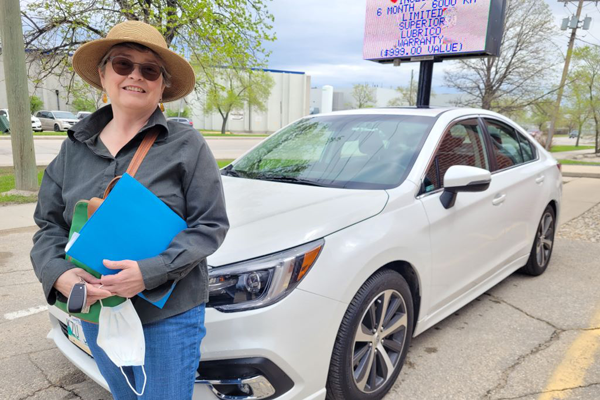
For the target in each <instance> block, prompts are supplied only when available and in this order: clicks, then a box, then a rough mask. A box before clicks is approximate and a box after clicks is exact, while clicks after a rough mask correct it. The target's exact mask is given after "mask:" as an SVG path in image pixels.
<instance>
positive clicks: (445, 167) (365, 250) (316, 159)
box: [49, 108, 562, 400]
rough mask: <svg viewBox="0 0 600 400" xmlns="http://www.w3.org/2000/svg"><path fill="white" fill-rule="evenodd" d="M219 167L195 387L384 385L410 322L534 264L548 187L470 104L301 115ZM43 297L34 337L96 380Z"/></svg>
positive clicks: (549, 208)
mask: <svg viewBox="0 0 600 400" xmlns="http://www.w3.org/2000/svg"><path fill="white" fill-rule="evenodd" d="M222 173H223V183H224V188H225V195H226V200H227V209H228V214H229V217H230V222H231V229H230V231H229V233H228V235H227V238H226V240H225V242H224V243H223V245H222V246H221V248H220V249H219V250H218V251H217V252H216V253H215V254H214V255H212V256H211V257H210V258H209V265H210V266H211V267H210V302H209V304H208V308H207V312H206V328H207V332H208V334H207V336H206V338H205V339H204V341H203V342H202V345H201V352H202V361H201V362H200V366H199V369H198V378H197V381H196V389H195V393H194V396H195V398H196V399H212V398H221V399H226V398H232V399H233V398H235V399H266V398H269V399H274V398H277V399H286V400H291V399H325V397H326V395H327V398H330V399H338V400H342V399H344V400H345V399H379V398H381V397H383V395H384V394H385V393H386V392H387V391H388V390H389V389H390V387H391V386H392V385H393V384H394V382H395V381H396V378H397V377H398V374H399V373H400V369H401V368H402V364H403V362H404V359H405V357H406V353H407V351H408V348H409V345H410V341H411V339H412V338H413V337H414V336H417V335H419V334H421V333H423V332H424V331H426V330H427V329H429V328H431V327H432V326H433V325H435V324H436V323H438V322H439V321H441V320H442V319H444V318H446V317H447V316H449V315H451V314H452V313H454V312H455V311H456V310H458V309H459V308H461V307H463V306H464V305H466V304H468V303H469V302H471V301H472V300H474V299H475V298H476V297H477V296H479V295H481V294H482V293H484V292H485V291H487V290H488V289H490V288H491V287H493V286H494V285H496V284H497V283H498V282H500V281H502V280H503V279H504V278H506V277H507V276H509V275H510V274H512V273H513V272H515V271H517V270H519V269H521V270H522V271H523V272H524V273H526V274H529V275H540V274H542V273H543V272H544V271H545V269H546V268H547V266H548V263H549V260H550V256H551V254H552V248H553V241H554V232H555V231H556V228H557V220H558V215H559V212H560V201H561V193H562V181H561V172H560V166H559V165H558V164H557V162H556V160H555V159H554V158H552V156H551V155H550V154H549V153H548V152H546V150H544V149H543V148H542V147H541V146H540V145H539V144H538V143H536V142H535V141H534V140H532V138H531V137H530V136H529V135H528V134H527V133H526V132H525V131H524V130H523V129H522V128H520V127H519V126H517V125H516V124H515V123H513V122H512V121H511V120H509V119H507V118H505V117H503V116H501V115H499V114H495V113H492V112H489V111H485V110H475V109H414V108H398V109H367V110H356V111H347V112H339V113H332V114H320V115H315V116H309V117H306V118H303V119H301V120H299V121H297V122H295V123H293V124H291V125H289V126H287V127H285V128H283V129H282V130H281V131H279V132H278V133H276V134H275V135H273V136H271V137H270V138H268V139H267V140H265V141H264V142H262V143H261V144H259V145H258V146H257V147H255V148H254V149H252V150H250V151H249V152H248V153H246V154H245V155H244V156H242V157H241V158H240V159H238V160H236V161H235V162H234V163H233V164H232V165H230V166H228V167H226V168H224V169H223V170H222ZM542 289H543V288H540V290H542ZM50 310H51V317H50V318H51V321H52V326H53V328H52V331H51V332H50V335H49V336H50V337H52V338H53V339H54V340H55V342H56V344H57V346H58V347H59V349H60V350H61V351H62V352H63V353H64V354H65V355H66V356H67V357H68V358H69V359H70V360H71V361H72V362H73V363H75V364H76V365H77V366H78V367H79V368H80V369H81V370H83V371H84V372H85V373H86V374H87V375H89V376H90V377H91V378H92V379H94V380H95V381H96V382H98V383H100V384H101V385H102V386H104V387H106V383H105V382H104V380H103V379H102V377H101V375H100V374H99V373H98V370H97V368H96V366H95V364H94V361H93V359H92V358H90V357H89V356H88V355H87V354H85V353H84V352H83V351H81V350H80V349H79V348H77V347H76V346H75V345H74V344H73V343H71V342H70V341H69V339H68V336H70V337H71V338H72V340H73V341H76V338H73V334H71V335H69V334H68V329H67V325H69V326H76V322H77V321H75V320H72V319H69V318H67V315H65V314H64V313H62V312H61V311H59V310H58V309H57V308H55V307H51V308H50ZM490 329H493V327H490ZM75 330H76V329H75ZM80 339H82V338H81V337H80ZM442 384H443V382H437V383H436V382H432V385H442ZM228 396H229V397H228ZM235 396H237V397H235Z"/></svg>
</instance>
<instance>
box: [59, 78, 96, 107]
mask: <svg viewBox="0 0 600 400" xmlns="http://www.w3.org/2000/svg"><path fill="white" fill-rule="evenodd" d="M69 99H71V105H72V106H73V108H75V109H76V110H77V111H89V112H94V111H96V110H97V109H98V108H100V104H101V101H102V92H100V91H99V90H97V89H96V88H94V87H92V86H90V85H88V84H86V83H83V82H82V81H81V80H80V79H79V78H76V79H74V82H73V83H72V85H71V92H70V93H69V97H68V100H69ZM67 104H68V103H67Z"/></svg>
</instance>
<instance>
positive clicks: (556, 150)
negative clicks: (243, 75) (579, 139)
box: [550, 146, 594, 153]
mask: <svg viewBox="0 0 600 400" xmlns="http://www.w3.org/2000/svg"><path fill="white" fill-rule="evenodd" d="M593 148H594V146H552V150H550V151H551V152H552V153H561V152H563V151H575V150H591V149H593Z"/></svg>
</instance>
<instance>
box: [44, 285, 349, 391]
mask: <svg viewBox="0 0 600 400" xmlns="http://www.w3.org/2000/svg"><path fill="white" fill-rule="evenodd" d="M346 308H347V305H346V304H344V303H341V302H338V301H335V300H331V299H328V298H325V297H323V296H319V295H315V294H312V293H308V292H305V291H302V290H301V289H298V288H296V289H295V290H294V291H293V292H292V293H291V294H290V295H289V296H287V297H286V298H285V299H283V300H281V301H280V302H278V303H276V304H274V305H272V306H270V307H266V308H263V309H258V310H252V311H245V312H237V313H222V312H219V311H217V310H215V309H212V308H209V309H207V310H206V330H207V335H206V337H205V338H204V340H203V341H202V344H201V346H200V350H201V354H202V361H201V363H200V367H199V371H198V372H199V376H198V379H197V381H196V386H195V389H194V399H203V400H206V399H216V398H221V399H240V400H244V399H253V398H260V396H256V395H257V394H259V393H254V392H253V390H252V388H255V389H254V390H257V389H256V388H261V390H262V389H264V391H261V393H262V396H263V397H262V398H263V399H275V398H276V399H280V400H296V399H314V400H317V399H319V400H322V399H325V383H326V381H327V373H328V370H329V361H330V358H331V352H332V349H333V345H334V342H335V338H336V335H337V331H338V328H339V324H340V322H341V320H342V317H343V315H344V313H345V311H346ZM50 313H51V317H50V319H51V323H52V330H51V331H50V333H49V335H48V337H49V338H51V339H53V340H54V341H55V343H56V345H57V346H58V348H59V349H60V351H61V352H62V353H63V354H64V355H65V356H66V357H67V358H68V359H69V360H70V361H71V362H72V363H73V364H75V366H77V367H78V368H79V369H81V370H82V371H83V372H84V373H85V374H86V375H88V376H89V377H90V378H91V379H93V380H94V381H95V382H97V383H98V384H100V385H101V386H103V387H104V388H107V384H106V382H105V381H104V379H103V378H102V376H101V375H100V372H99V371H98V368H97V367H96V364H95V362H94V360H93V359H92V358H91V357H89V356H88V355H87V354H85V353H84V352H83V351H82V350H80V349H79V348H78V347H76V346H75V345H74V344H72V343H71V342H70V341H69V340H68V339H67V338H66V336H65V334H64V333H63V331H62V329H61V327H60V322H62V323H63V324H64V323H66V314H65V313H63V312H62V311H60V310H58V309H57V308H56V307H50ZM240 363H241V364H244V363H245V364H246V365H245V367H248V368H249V369H243V368H239V365H240ZM236 365H237V367H236ZM264 365H268V366H269V367H268V368H267V369H261V368H263V367H264ZM226 366H230V367H229V368H224V367H226ZM261 366H263V367H261ZM228 371H231V372H230V373H228ZM244 371H245V372H244ZM261 376H262V377H263V378H265V379H266V380H267V381H268V385H267V384H265V381H264V380H261V378H260V377H261ZM255 378H256V379H255ZM252 385H254V386H252ZM269 386H270V387H272V388H273V389H275V393H272V394H270V395H267V393H269V390H270V389H269ZM248 388H250V389H251V390H250V391H249V393H246V392H248ZM218 393H220V395H218ZM244 393H246V395H245V394H244ZM234 396H235V397H234Z"/></svg>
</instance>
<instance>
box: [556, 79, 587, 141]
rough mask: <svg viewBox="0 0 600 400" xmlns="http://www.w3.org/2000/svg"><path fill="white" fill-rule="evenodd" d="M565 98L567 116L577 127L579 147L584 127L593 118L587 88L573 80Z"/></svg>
mask: <svg viewBox="0 0 600 400" xmlns="http://www.w3.org/2000/svg"><path fill="white" fill-rule="evenodd" d="M565 97H566V101H567V104H566V107H565V114H566V115H567V116H568V119H569V120H570V121H572V124H573V125H575V126H576V127H577V141H576V142H575V146H576V147H578V146H579V139H580V138H581V132H583V126H584V125H585V123H586V122H587V121H588V120H589V119H590V116H591V109H590V107H589V102H588V99H587V97H586V90H585V86H584V85H582V84H581V82H578V81H576V80H573V82H571V83H570V84H569V86H568V87H567V93H566V96H565ZM561 109H562V108H561Z"/></svg>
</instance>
